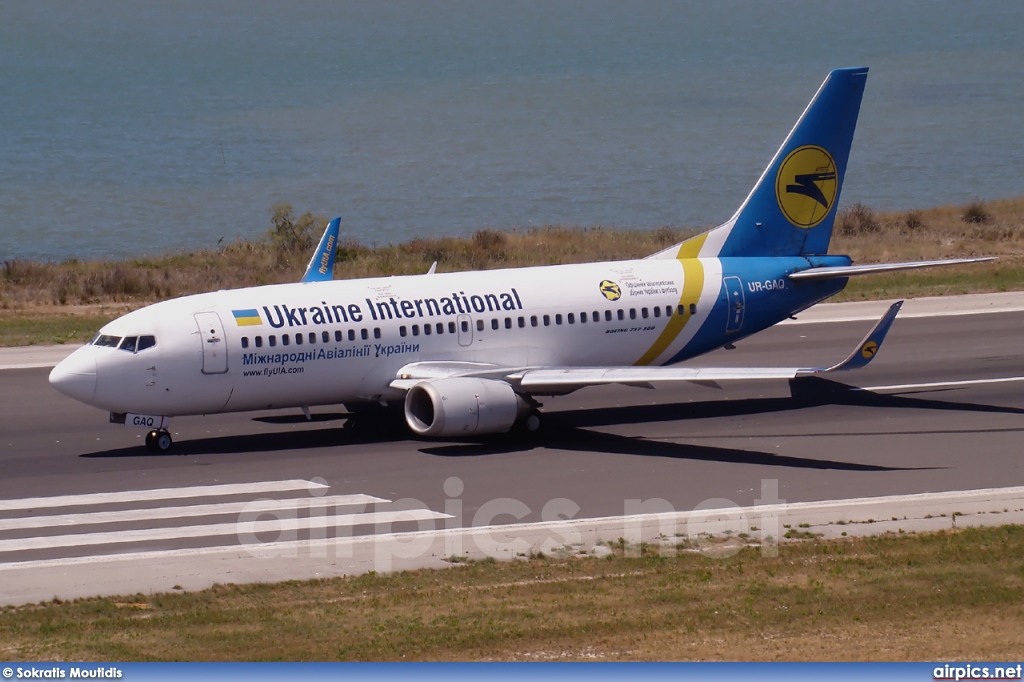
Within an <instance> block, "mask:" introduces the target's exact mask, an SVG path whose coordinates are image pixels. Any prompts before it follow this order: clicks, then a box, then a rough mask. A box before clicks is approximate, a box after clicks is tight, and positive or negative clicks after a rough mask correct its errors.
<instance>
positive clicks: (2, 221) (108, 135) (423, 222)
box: [0, 0, 1024, 260]
mask: <svg viewBox="0 0 1024 682" xmlns="http://www.w3.org/2000/svg"><path fill="white" fill-rule="evenodd" d="M840 66H869V67H870V68H871V73H870V76H869V78H868V85H867V90H866V92H865V96H864V102H863V106H862V109H861V119H860V125H859V128H858V131H857V135H856V138H855V141H854V148H853V153H852V156H851V161H850V167H849V172H848V175H847V180H846V185H845V187H844V192H843V197H842V200H841V201H842V203H845V204H849V203H851V202H864V203H866V204H869V205H871V206H873V207H875V208H878V209H909V208H915V207H926V206H931V205H937V204H946V203H954V202H964V201H968V200H970V199H972V198H974V197H979V198H997V197H1004V196H1013V195H1019V194H1022V193H1024V180H1022V178H1024V142H1022V140H1024V115H1022V112H1024V3H1021V2H1008V1H1002V0H974V1H972V2H969V3H968V2H963V1H962V0H902V1H900V2H890V1H889V0H861V1H858V2H841V1H838V0H822V1H819V2H806V1H805V0H773V1H771V2H769V1H767V0H716V1H715V2H685V1H682V0H634V1H632V2H628V3H627V2H621V1H616V0H500V1H498V0H372V1H349V0H291V1H289V2H277V1H271V0H218V1H216V2H209V1H208V0H160V1H157V0H152V1H148V2H146V1H141V0H76V1H75V2H67V1H66V0H32V2H26V1H24V0H0V260H4V259H11V258H41V259H64V258H70V257H78V258H95V257H108V256H126V255H132V254H149V253H160V252H165V251H169V250H179V249H191V248H200V247H211V246H215V245H216V244H218V243H219V242H221V241H222V240H228V241H230V240H233V239H236V238H256V237H259V236H260V235H261V234H263V233H264V232H265V231H266V230H267V229H268V227H269V219H268V218H269V210H270V208H271V206H273V205H274V204H277V203H284V202H286V203H290V204H292V205H294V206H295V208H296V210H297V211H305V210H311V211H313V212H314V213H316V214H320V215H323V216H326V217H332V216H334V215H340V216H342V219H343V229H344V235H345V237H347V238H352V239H356V240H358V241H361V242H364V243H368V244H373V243H386V242H397V241H402V240H406V239H409V238H412V237H422V236H439V235H466V234H470V233H472V232H473V231H475V230H478V229H481V228H485V227H489V228H496V229H506V228H514V227H520V228H523V227H530V226H540V225H548V224H568V225H603V226H610V227H617V228H651V227H658V226H663V225H670V226H685V227H701V226H709V225H712V224H716V223H717V222H720V221H722V220H724V219H726V218H728V217H729V215H731V213H732V212H733V211H734V210H735V208H736V207H737V206H738V205H739V203H740V202H741V201H742V200H743V198H744V197H745V196H746V193H747V192H748V190H749V188H750V187H751V185H752V184H753V183H754V182H755V181H756V180H757V178H758V176H759V175H760V173H761V171H762V169H763V168H764V166H765V165H766V164H767V162H768V161H769V160H770V158H771V156H772V155H773V154H774V152H775V150H776V148H777V147H778V145H779V144H780V143H781V141H782V140H783V138H784V137H785V135H786V133H787V132H788V131H789V129H790V128H791V126H792V125H793V123H794V122H795V120H796V119H797V117H798V116H799V115H800V112H801V111H802V110H803V108H804V107H805V105H806V103H807V101H808V100H809V99H810V97H811V96H812V95H813V94H814V92H815V90H816V89H817V87H818V85H819V84H820V83H821V81H822V80H823V79H824V77H825V76H826V74H827V73H828V71H829V70H830V69H832V68H835V67H840Z"/></svg>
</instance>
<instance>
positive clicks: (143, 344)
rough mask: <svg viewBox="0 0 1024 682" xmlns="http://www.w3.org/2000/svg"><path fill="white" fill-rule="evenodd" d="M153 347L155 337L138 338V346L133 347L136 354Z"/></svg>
mask: <svg viewBox="0 0 1024 682" xmlns="http://www.w3.org/2000/svg"><path fill="white" fill-rule="evenodd" d="M155 345H156V337H155V336H140V337H139V345H137V346H135V352H136V353H141V352H142V351H144V350H146V349H147V348H152V347H153V346H155Z"/></svg>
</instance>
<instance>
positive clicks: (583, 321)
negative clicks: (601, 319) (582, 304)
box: [580, 312, 587, 324]
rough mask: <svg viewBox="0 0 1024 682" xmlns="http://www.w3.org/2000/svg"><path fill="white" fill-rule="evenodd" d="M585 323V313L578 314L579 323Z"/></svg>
mask: <svg viewBox="0 0 1024 682" xmlns="http://www.w3.org/2000/svg"><path fill="white" fill-rule="evenodd" d="M586 321H587V313H586V312H582V313H580V322H581V323H584V324H585V323H586Z"/></svg>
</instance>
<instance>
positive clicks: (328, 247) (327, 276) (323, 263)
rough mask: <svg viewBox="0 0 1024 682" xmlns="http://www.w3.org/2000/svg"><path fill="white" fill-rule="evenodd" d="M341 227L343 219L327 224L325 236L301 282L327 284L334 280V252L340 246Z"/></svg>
mask: <svg viewBox="0 0 1024 682" xmlns="http://www.w3.org/2000/svg"><path fill="white" fill-rule="evenodd" d="M340 227H341V218H335V219H334V220H332V221H331V222H329V223H327V229H326V230H324V236H323V237H321V238H320V244H319V245H318V246H317V247H316V251H315V252H313V257H312V258H310V259H309V265H307V266H306V274H304V275H303V276H302V279H300V280H299V281H300V282H327V281H329V280H332V279H334V252H335V250H336V247H337V246H338V231H339V229H340Z"/></svg>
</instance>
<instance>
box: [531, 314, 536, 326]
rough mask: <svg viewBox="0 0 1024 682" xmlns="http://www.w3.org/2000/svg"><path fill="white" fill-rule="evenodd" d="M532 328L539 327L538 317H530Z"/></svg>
mask: <svg viewBox="0 0 1024 682" xmlns="http://www.w3.org/2000/svg"><path fill="white" fill-rule="evenodd" d="M530 326H531V327H536V326H537V316H536V315H530Z"/></svg>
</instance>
